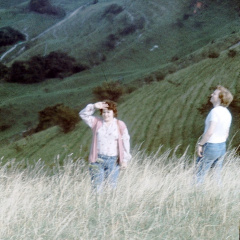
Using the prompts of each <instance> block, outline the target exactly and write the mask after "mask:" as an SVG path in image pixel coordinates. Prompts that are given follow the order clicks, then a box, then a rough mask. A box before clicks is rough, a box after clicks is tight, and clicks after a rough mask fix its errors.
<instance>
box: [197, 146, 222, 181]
mask: <svg viewBox="0 0 240 240" xmlns="http://www.w3.org/2000/svg"><path fill="white" fill-rule="evenodd" d="M225 153H226V143H225V142H223V143H206V144H204V146H203V157H198V158H197V162H196V165H197V169H196V170H197V171H196V172H197V179H196V181H197V183H198V184H201V183H203V181H204V178H205V176H206V174H207V173H208V172H209V170H210V169H211V168H213V167H214V168H215V176H216V178H217V181H218V183H220V181H221V170H222V165H223V159H224V155H225Z"/></svg>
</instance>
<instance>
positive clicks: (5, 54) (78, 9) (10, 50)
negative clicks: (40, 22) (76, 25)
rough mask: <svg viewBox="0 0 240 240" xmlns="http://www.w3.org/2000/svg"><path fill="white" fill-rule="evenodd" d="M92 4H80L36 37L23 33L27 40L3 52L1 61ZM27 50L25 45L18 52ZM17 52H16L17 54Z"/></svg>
mask: <svg viewBox="0 0 240 240" xmlns="http://www.w3.org/2000/svg"><path fill="white" fill-rule="evenodd" d="M89 5H91V4H85V5H82V6H80V7H79V8H77V9H76V10H74V11H73V12H72V13H70V14H69V15H68V16H67V17H65V18H64V19H63V20H61V21H60V22H58V23H56V24H54V25H53V26H51V27H49V28H48V29H46V30H45V31H43V32H42V33H40V34H38V35H37V36H36V37H34V38H32V39H30V40H29V35H28V34H27V33H23V34H24V35H25V36H26V40H25V41H24V42H19V43H17V44H15V45H14V46H13V47H11V48H10V49H8V50H7V51H6V52H5V53H3V54H2V56H1V57H0V61H3V60H4V58H5V57H6V56H7V55H8V54H10V53H11V52H13V51H14V50H15V49H17V48H18V47H19V46H21V45H24V44H26V43H27V42H29V41H31V42H32V41H35V40H37V39H38V38H40V37H42V36H43V35H45V34H46V33H48V32H50V31H51V30H54V29H55V28H56V27H59V26H61V25H62V24H63V23H64V22H66V21H68V20H69V19H71V18H72V17H74V16H75V15H76V14H77V13H78V12H79V11H81V10H82V9H83V8H84V7H87V6H89ZM24 50H25V46H23V47H22V48H21V49H20V50H19V51H18V52H17V53H20V52H23V51H24ZM17 53H16V54H17Z"/></svg>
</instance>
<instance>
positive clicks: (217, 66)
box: [0, 0, 240, 159]
mask: <svg viewBox="0 0 240 240" xmlns="http://www.w3.org/2000/svg"><path fill="white" fill-rule="evenodd" d="M51 2H52V4H54V5H56V6H60V7H62V8H63V9H64V10H65V11H66V16H65V18H62V19H59V18H57V17H53V16H47V15H40V14H36V13H32V12H29V11H28V10H27V6H28V3H29V1H24V0H23V1H9V2H8V3H5V4H4V5H1V6H0V11H1V19H2V20H3V21H1V22H0V27H5V26H11V27H13V28H15V29H18V30H19V31H21V32H23V33H24V34H25V35H26V36H27V39H26V41H25V42H21V43H18V44H17V45H16V48H14V49H13V46H7V47H6V46H5V47H1V48H0V53H1V58H2V62H3V63H5V64H6V65H7V66H11V64H12V63H13V62H14V61H16V60H28V59H29V58H30V57H32V56H35V55H36V54H40V55H43V56H44V55H47V54H48V53H50V52H51V51H56V50H61V51H65V52H67V53H68V54H69V55H71V56H73V57H75V58H76V59H77V61H79V62H81V63H85V64H87V65H88V66H89V67H90V69H89V70H86V71H83V72H81V73H78V74H74V75H72V76H70V77H67V78H63V79H49V80H46V81H45V82H42V83H38V84H31V85H22V84H13V83H6V82H4V81H3V80H1V82H0V84H1V88H0V113H1V119H0V123H1V125H2V124H3V125H4V124H6V123H7V124H10V125H11V127H10V128H8V129H4V130H2V131H1V132H0V140H1V150H0V155H2V156H5V157H6V158H7V157H17V158H32V159H37V158H40V157H42V158H46V159H52V158H53V156H56V155H57V154H58V153H59V154H63V153H64V154H65V153H66V154H68V153H71V152H74V153H75V154H80V153H79V149H80V148H81V149H82V151H83V152H82V153H81V154H86V151H87V149H88V146H89V141H90V131H89V130H88V129H87V128H86V126H85V125H84V124H83V123H82V122H80V123H79V125H78V126H77V128H76V130H75V131H74V132H72V133H68V134H67V135H65V134H63V133H61V132H60V131H59V130H58V128H53V129H49V130H47V131H44V132H41V133H38V134H35V135H33V136H31V137H28V138H27V139H21V140H19V141H17V142H15V141H16V140H18V139H20V138H21V135H22V132H23V131H25V130H26V129H27V128H29V127H34V126H36V124H37V122H38V119H37V118H38V112H39V111H40V110H42V109H44V108H45V107H47V106H52V105H55V104H57V103H64V104H65V105H68V106H71V107H74V108H77V109H79V110H80V109H81V108H83V107H84V106H85V105H86V104H87V103H88V102H92V101H94V100H93V98H94V96H93V94H92V89H93V87H95V86H97V85H99V84H101V83H103V82H105V81H106V79H107V80H118V79H121V80H122V82H123V83H124V84H132V85H134V87H136V88H139V87H140V85H139V82H141V86H142V82H143V80H144V79H145V78H150V79H151V81H152V80H160V79H158V75H159V74H160V75H161V74H162V73H164V75H165V74H167V76H166V77H165V79H164V80H161V81H160V82H154V83H152V84H150V85H147V84H145V85H143V87H141V88H140V89H138V90H137V91H135V92H133V93H132V94H130V95H128V96H124V97H123V98H122V99H121V100H120V103H119V109H120V110H119V111H120V118H121V119H123V120H124V121H125V122H126V123H127V124H128V126H129V131H130V133H131V136H132V145H133V146H135V145H139V144H142V147H143V148H144V149H147V150H148V151H150V152H151V151H156V150H157V149H158V148H159V146H161V145H163V147H164V148H165V149H167V148H169V147H170V148H175V146H176V145H178V144H180V145H181V146H180V149H179V151H183V150H185V148H186V147H187V146H188V145H190V149H191V150H190V151H191V152H192V150H193V148H194V144H195V142H196V138H197V137H198V136H199V135H200V134H201V133H202V130H203V119H204V116H202V115H201V114H200V112H199V111H198V110H197V108H199V107H201V106H202V104H203V103H205V102H206V99H207V96H208V95H209V94H210V90H209V87H211V86H213V85H216V84H218V83H221V84H223V85H225V86H227V87H229V88H230V90H231V91H233V93H237V92H238V91H239V86H238V84H237V83H238V81H239V70H238V65H239V54H238V53H237V55H236V56H235V57H229V56H228V49H229V47H231V46H232V45H234V44H237V43H238V42H239V40H240V36H239V6H238V3H237V1H222V2H221V3H219V1H210V0H208V1H207V0H206V1H202V3H203V4H202V5H201V8H196V2H197V1H183V0H182V1H181V0H178V1H176V0H171V1H166V0H161V1H159V0H150V1H144V0H141V1H126V0H119V1H101V0H99V1H98V2H97V4H93V1H87V0H86V1H84V0H82V1H76V0H75V1H65V0H54V1H51ZM195 10H196V13H195V12H194V11H195ZM235 50H238V48H235ZM224 51H225V52H224ZM220 53H221V54H220ZM211 54H220V56H219V57H217V58H209V55H211ZM236 126H237V123H236V124H235V125H234V129H237V127H236ZM235 145H236V144H235ZM63 146H65V147H63ZM66 146H67V147H66ZM66 149H67V150H66Z"/></svg>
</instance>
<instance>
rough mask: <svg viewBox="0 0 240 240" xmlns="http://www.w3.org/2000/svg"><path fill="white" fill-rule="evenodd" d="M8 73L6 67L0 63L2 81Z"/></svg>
mask: <svg viewBox="0 0 240 240" xmlns="http://www.w3.org/2000/svg"><path fill="white" fill-rule="evenodd" d="M7 73H8V67H7V66H5V65H4V64H3V63H1V62H0V79H3V78H4V77H5V76H6V75H7Z"/></svg>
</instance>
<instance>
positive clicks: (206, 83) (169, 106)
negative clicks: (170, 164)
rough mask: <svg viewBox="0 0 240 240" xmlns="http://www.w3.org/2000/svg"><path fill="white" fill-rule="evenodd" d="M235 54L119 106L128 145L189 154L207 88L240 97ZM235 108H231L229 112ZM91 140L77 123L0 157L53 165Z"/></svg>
mask: <svg viewBox="0 0 240 240" xmlns="http://www.w3.org/2000/svg"><path fill="white" fill-rule="evenodd" d="M235 51H236V53H237V55H236V56H235V57H230V56H229V51H228V50H226V51H222V52H221V54H220V56H219V57H218V58H214V59H211V58H208V59H205V60H202V61H200V62H198V63H196V64H193V65H191V66H189V67H187V68H185V69H182V70H180V71H178V72H176V73H173V74H170V75H168V76H167V77H166V78H165V79H164V80H163V81H161V82H155V83H152V84H150V85H145V86H144V87H142V88H140V89H139V90H137V91H135V92H133V93H132V94H131V95H129V96H128V97H127V99H125V101H124V102H123V103H122V104H120V105H119V118H120V119H123V120H124V121H125V122H126V123H127V126H128V128H129V132H130V135H131V141H132V147H133V148H134V147H136V146H140V145H141V149H145V150H147V151H148V152H155V151H157V150H158V148H159V147H161V146H162V145H163V150H166V149H168V148H171V149H174V148H175V147H176V146H177V145H180V147H179V150H178V153H179V154H180V153H183V151H185V149H186V148H187V147H188V146H189V147H190V148H189V151H188V153H189V154H193V151H194V146H195V144H196V142H197V139H198V137H199V136H200V135H201V134H202V131H203V127H204V118H205V115H201V113H200V111H199V110H198V108H200V107H202V105H203V104H205V103H207V102H208V97H209V96H210V94H211V91H212V89H211V87H215V86H216V85H217V84H222V85H224V86H226V87H228V88H229V89H230V90H231V91H232V92H233V94H234V95H235V99H237V98H238V99H239V97H238V95H236V94H237V93H239V91H240V84H239V78H240V72H239V62H240V53H239V51H240V48H239V47H236V48H235ZM239 107H240V106H238V110H237V111H239ZM235 110H236V109H233V108H230V111H232V112H234V111H235ZM234 116H236V115H234ZM238 129H239V121H238V119H237V118H234V119H233V127H232V129H231V133H230V138H229V139H230V140H231V138H232V137H233V136H234V134H235V133H236V131H237V130H238ZM90 138H91V131H90V129H88V127H87V126H85V124H84V123H83V122H80V123H79V125H78V126H77V128H76V129H75V130H74V131H73V132H71V133H68V134H67V135H65V134H63V133H61V131H59V129H58V128H57V127H54V128H51V129H49V130H47V131H44V132H41V133H38V134H35V135H33V136H31V137H27V138H25V139H22V140H20V141H18V142H15V143H12V144H9V145H6V146H4V147H2V148H1V149H0V155H1V156H5V158H4V159H8V158H10V157H12V158H13V157H14V158H17V159H23V158H25V159H30V160H33V159H35V160H37V159H39V158H41V159H42V160H44V161H46V162H47V163H48V164H50V165H51V164H53V163H52V161H53V159H54V158H55V159H56V158H58V159H62V158H63V157H65V156H66V155H68V154H73V155H74V157H75V158H78V157H80V156H81V157H82V156H85V157H86V156H87V153H88V149H89V145H90ZM239 142H240V137H239V134H237V135H236V136H235V137H234V139H233V140H232V143H231V146H230V147H234V146H238V144H239ZM57 155H58V156H57Z"/></svg>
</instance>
